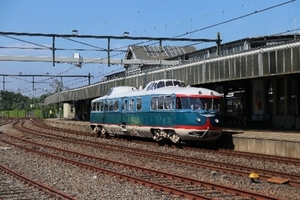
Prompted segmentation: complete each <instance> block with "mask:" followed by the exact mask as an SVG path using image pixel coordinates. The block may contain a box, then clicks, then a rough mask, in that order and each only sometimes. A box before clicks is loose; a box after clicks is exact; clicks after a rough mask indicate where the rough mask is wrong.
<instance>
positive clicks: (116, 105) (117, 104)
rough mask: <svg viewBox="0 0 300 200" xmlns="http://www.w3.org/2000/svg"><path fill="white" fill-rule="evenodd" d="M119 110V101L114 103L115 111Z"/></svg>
mask: <svg viewBox="0 0 300 200" xmlns="http://www.w3.org/2000/svg"><path fill="white" fill-rule="evenodd" d="M118 108H119V101H118V100H115V102H114V110H118Z"/></svg>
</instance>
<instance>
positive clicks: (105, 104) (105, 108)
mask: <svg viewBox="0 0 300 200" xmlns="http://www.w3.org/2000/svg"><path fill="white" fill-rule="evenodd" d="M104 111H108V101H105V103H104Z"/></svg>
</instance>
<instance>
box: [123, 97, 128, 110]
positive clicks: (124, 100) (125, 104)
mask: <svg viewBox="0 0 300 200" xmlns="http://www.w3.org/2000/svg"><path fill="white" fill-rule="evenodd" d="M126 107H127V100H126V99H123V102H122V111H125V110H126Z"/></svg>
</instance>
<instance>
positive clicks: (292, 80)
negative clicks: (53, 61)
mask: <svg viewBox="0 0 300 200" xmlns="http://www.w3.org/2000/svg"><path fill="white" fill-rule="evenodd" d="M163 78H176V79H180V80H182V81H184V82H185V83H186V84H187V85H191V86H195V87H200V86H201V87H207V88H210V89H214V90H217V91H219V92H221V93H224V94H228V93H230V92H232V91H238V90H239V91H243V97H242V98H241V99H240V103H242V104H243V109H244V115H245V116H246V117H245V118H247V121H249V120H250V121H251V120H253V119H251V118H250V117H253V116H254V115H255V116H256V115H257V116H259V117H261V116H263V115H268V116H270V117H269V118H268V119H269V121H270V125H273V126H279V127H283V128H291V127H296V128H300V118H299V115H300V41H299V40H293V41H289V42H284V43H280V44H274V45H268V46H263V47H259V48H254V49H250V50H246V51H241V52H238V53H235V54H231V55H223V56H222V55H221V56H216V57H211V58H208V59H205V60H201V61H198V62H193V63H188V64H182V65H177V66H172V67H164V68H161V69H159V70H156V71H152V72H148V73H140V74H136V75H132V76H125V77H121V78H116V79H113V80H107V81H103V82H99V83H96V84H93V85H89V86H85V87H81V88H77V89H72V90H69V91H63V92H60V93H57V94H55V95H52V96H50V97H48V98H47V99H46V100H45V102H44V103H45V104H54V103H71V104H72V103H74V104H75V107H76V103H77V102H81V103H82V102H83V104H85V106H84V108H83V109H84V110H85V111H87V112H89V102H90V100H91V99H93V98H96V97H99V96H103V95H105V94H106V93H107V92H108V91H109V89H110V88H111V87H115V86H120V85H129V86H134V87H137V88H138V87H140V86H145V85H146V84H147V83H148V82H149V81H152V80H157V79H163ZM258 104H259V105H258ZM77 106H78V105H77Z"/></svg>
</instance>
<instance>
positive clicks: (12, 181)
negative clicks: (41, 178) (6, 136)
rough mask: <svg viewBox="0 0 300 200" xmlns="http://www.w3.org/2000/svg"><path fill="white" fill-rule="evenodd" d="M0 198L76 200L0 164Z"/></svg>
mask: <svg viewBox="0 0 300 200" xmlns="http://www.w3.org/2000/svg"><path fill="white" fill-rule="evenodd" d="M0 180H1V181H0V186H1V187H0V199H3V200H4V199H47V200H52V199H53V200H56V199H62V200H68V199H69V200H76V198H75V197H72V196H70V195H68V194H65V193H63V192H61V191H58V190H56V189H54V188H50V187H48V186H47V185H44V184H42V183H39V182H37V181H35V180H33V179H30V178H29V177H26V176H24V175H22V174H20V173H18V172H16V171H13V170H11V169H10V168H8V167H6V166H4V165H1V164H0Z"/></svg>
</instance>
